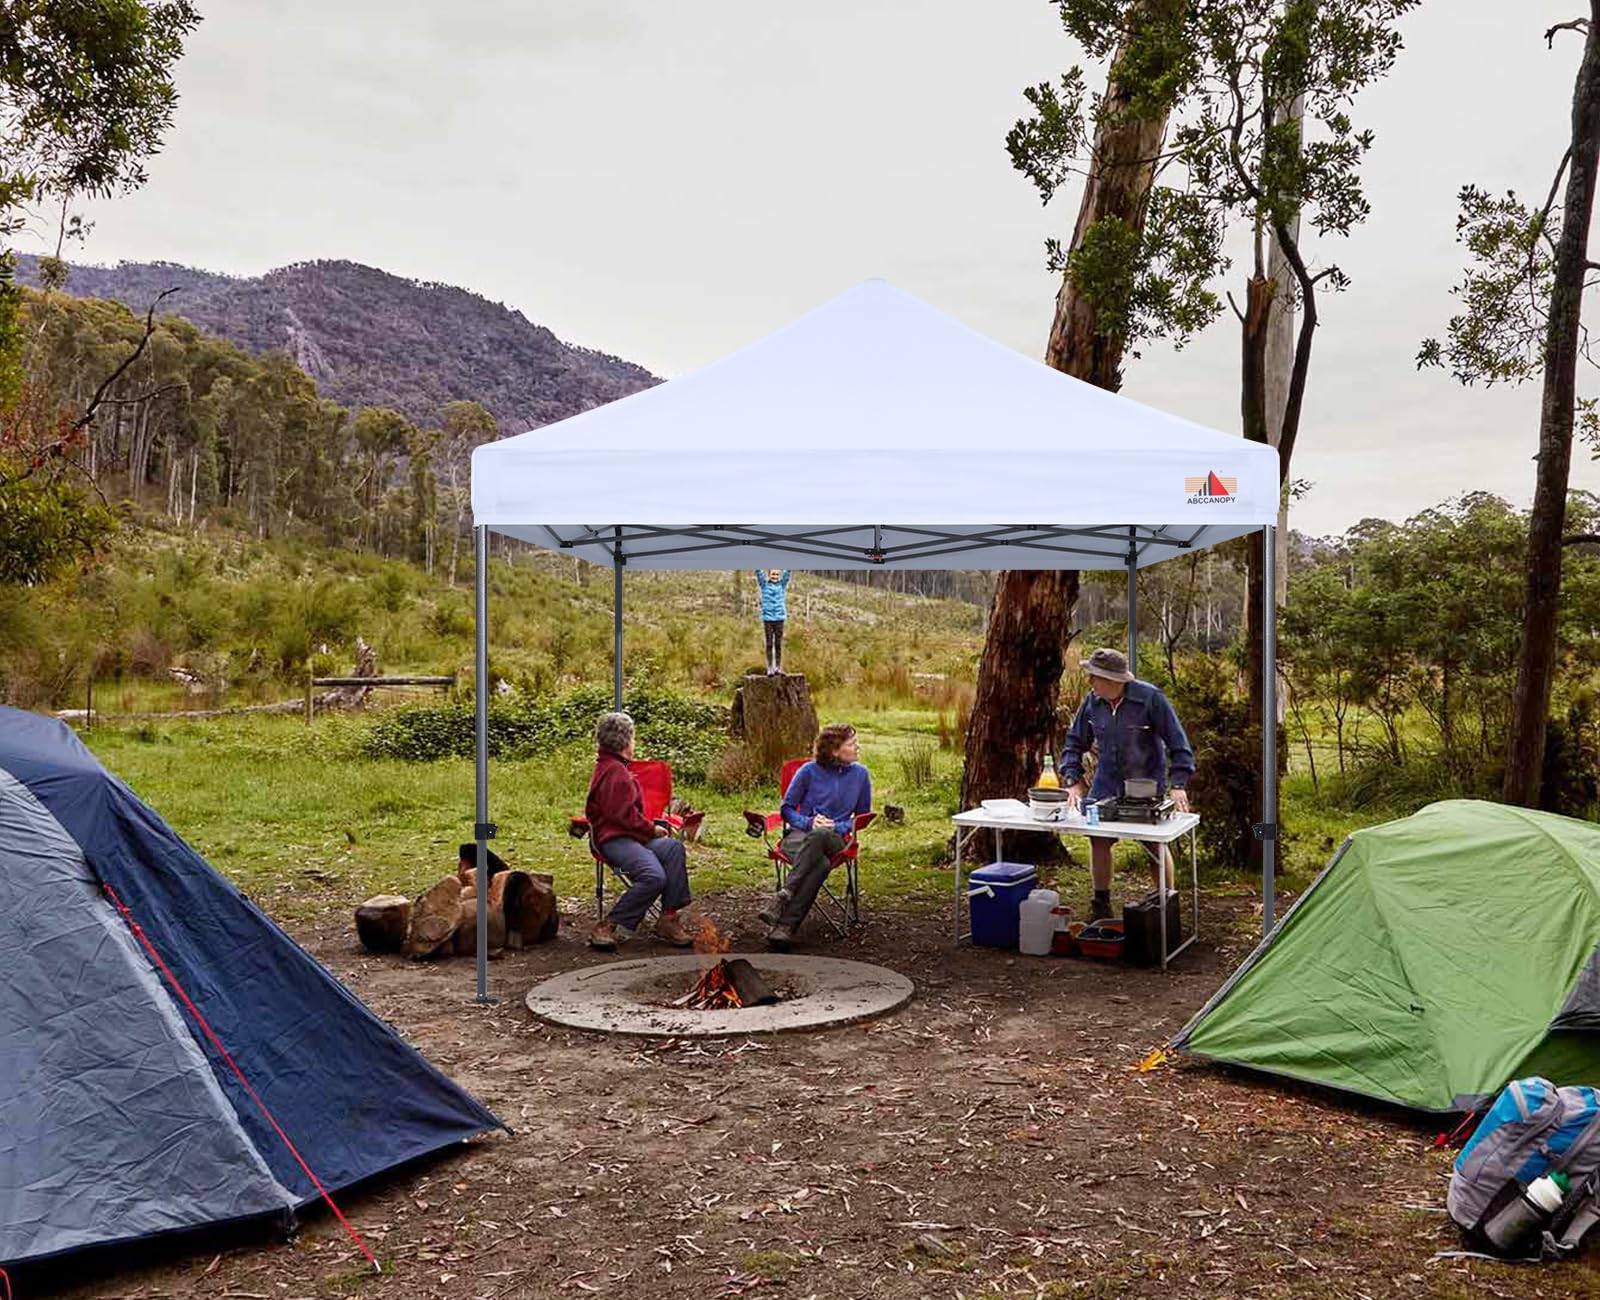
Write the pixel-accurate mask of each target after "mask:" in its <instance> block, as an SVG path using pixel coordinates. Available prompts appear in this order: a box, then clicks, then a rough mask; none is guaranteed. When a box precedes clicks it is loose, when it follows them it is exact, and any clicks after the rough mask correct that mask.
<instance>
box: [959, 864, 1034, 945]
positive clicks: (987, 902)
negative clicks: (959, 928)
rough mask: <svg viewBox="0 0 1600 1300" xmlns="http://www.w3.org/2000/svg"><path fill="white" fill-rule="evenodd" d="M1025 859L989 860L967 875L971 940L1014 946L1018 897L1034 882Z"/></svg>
mask: <svg viewBox="0 0 1600 1300" xmlns="http://www.w3.org/2000/svg"><path fill="white" fill-rule="evenodd" d="M1038 880H1039V874H1038V872H1037V871H1035V870H1034V868H1033V866H1032V865H1031V864H1030V863H1027V862H991V863H990V864H989V865H988V866H986V867H979V868H978V869H977V870H976V871H974V872H973V873H972V874H971V875H969V876H968V877H967V906H968V910H969V911H970V912H971V914H972V942H973V943H974V944H977V945H982V946H983V947H985V948H1015V947H1016V946H1017V930H1018V924H1019V920H1020V909H1021V907H1022V900H1023V899H1024V898H1026V897H1027V896H1028V892H1029V891H1030V890H1031V889H1032V888H1033V887H1034V885H1036V884H1037V883H1038Z"/></svg>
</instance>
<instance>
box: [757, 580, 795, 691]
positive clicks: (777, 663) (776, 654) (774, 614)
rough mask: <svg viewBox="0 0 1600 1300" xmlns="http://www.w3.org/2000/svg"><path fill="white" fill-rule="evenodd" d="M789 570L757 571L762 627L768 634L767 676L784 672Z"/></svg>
mask: <svg viewBox="0 0 1600 1300" xmlns="http://www.w3.org/2000/svg"><path fill="white" fill-rule="evenodd" d="M789 572H790V571H789V570H788V569H784V570H782V571H781V572H780V571H779V570H777V569H757V570H756V582H757V584H759V586H760V587H761V626H762V627H763V628H764V629H766V633H767V676H768V677H771V676H772V675H773V674H774V673H781V672H782V671H783V624H784V621H785V620H786V619H787V618H788V617H789V603H788V600H787V598H786V593H787V592H788V589H789Z"/></svg>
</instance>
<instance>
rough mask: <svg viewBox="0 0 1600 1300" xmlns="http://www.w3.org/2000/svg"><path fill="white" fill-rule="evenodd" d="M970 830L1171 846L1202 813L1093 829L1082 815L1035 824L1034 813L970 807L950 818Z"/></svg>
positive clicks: (1180, 814)
mask: <svg viewBox="0 0 1600 1300" xmlns="http://www.w3.org/2000/svg"><path fill="white" fill-rule="evenodd" d="M950 820H951V821H953V822H954V823H955V824H956V825H957V826H964V827H966V828H967V829H968V830H978V829H982V830H997V831H1050V832H1053V833H1054V834H1056V835H1087V836H1089V837H1090V838H1092V839H1093V838H1099V839H1116V840H1143V841H1144V842H1145V843H1147V844H1170V843H1172V841H1173V840H1176V839H1181V838H1182V837H1183V836H1185V835H1187V834H1188V833H1189V832H1190V831H1192V830H1193V829H1194V828H1195V827H1196V826H1198V825H1199V824H1200V814H1199V813H1192V812H1187V813H1173V814H1172V816H1171V817H1168V818H1167V819H1166V820H1165V821H1160V822H1105V821H1103V822H1101V823H1100V824H1099V825H1098V826H1091V825H1089V823H1088V822H1087V821H1085V820H1084V818H1083V815H1082V814H1081V813H1080V814H1079V815H1078V816H1076V817H1064V818H1062V819H1061V820H1060V821H1054V822H1041V821H1035V820H1034V819H1033V817H1032V815H1031V814H1023V815H1021V816H1018V815H1017V814H1015V813H1012V814H1010V815H1007V814H1005V813H994V812H990V811H989V809H987V808H969V809H967V810H966V811H965V812H958V813H957V814H956V815H955V816H954V817H952V818H951V819H950Z"/></svg>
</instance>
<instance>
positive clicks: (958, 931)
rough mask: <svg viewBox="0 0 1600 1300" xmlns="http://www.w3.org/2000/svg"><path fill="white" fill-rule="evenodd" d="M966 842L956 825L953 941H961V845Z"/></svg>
mask: <svg viewBox="0 0 1600 1300" xmlns="http://www.w3.org/2000/svg"><path fill="white" fill-rule="evenodd" d="M965 842H966V837H965V835H964V834H963V833H962V829H961V827H959V826H957V827H956V932H955V941H956V942H957V943H960V942H961V846H962V845H963V844H964V843H965Z"/></svg>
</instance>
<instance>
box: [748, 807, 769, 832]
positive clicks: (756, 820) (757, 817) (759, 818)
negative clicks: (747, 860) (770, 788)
mask: <svg viewBox="0 0 1600 1300" xmlns="http://www.w3.org/2000/svg"><path fill="white" fill-rule="evenodd" d="M744 833H745V834H746V835H748V836H749V837H750V838H751V839H753V840H759V839H760V838H761V837H762V836H763V835H765V834H766V833H767V815H766V814H765V813H758V812H751V811H750V810H749V809H748V808H746V809H745V810H744Z"/></svg>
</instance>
